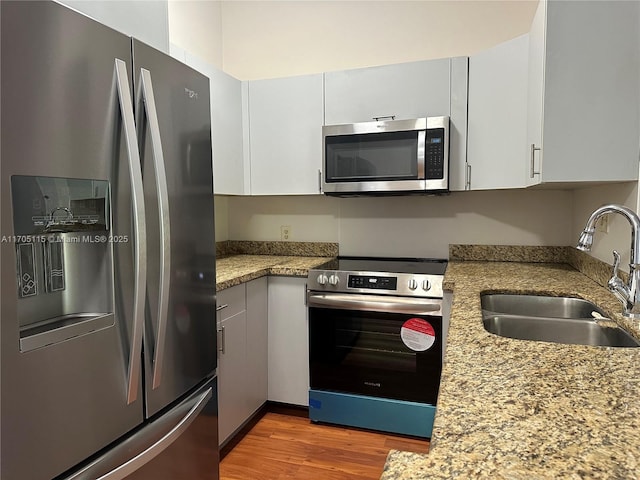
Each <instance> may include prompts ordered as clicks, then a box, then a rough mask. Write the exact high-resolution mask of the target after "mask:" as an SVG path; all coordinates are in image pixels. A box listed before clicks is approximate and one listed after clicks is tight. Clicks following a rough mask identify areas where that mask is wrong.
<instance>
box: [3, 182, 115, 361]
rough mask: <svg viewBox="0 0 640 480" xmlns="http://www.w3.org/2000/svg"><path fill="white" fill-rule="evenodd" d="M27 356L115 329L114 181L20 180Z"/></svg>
mask: <svg viewBox="0 0 640 480" xmlns="http://www.w3.org/2000/svg"><path fill="white" fill-rule="evenodd" d="M11 191H12V200H13V225H14V238H13V241H14V242H15V244H16V279H17V286H18V288H17V292H16V295H17V296H18V299H19V301H18V321H19V324H20V350H21V351H23V352H25V351H29V350H33V349H36V348H41V347H45V346H47V345H51V344H54V343H58V342H61V341H65V340H68V339H70V338H73V337H76V336H79V335H84V334H87V333H91V332H93V331H96V330H98V329H102V328H107V327H109V326H112V325H113V324H114V315H113V298H114V297H113V261H112V258H113V251H112V243H111V238H110V208H109V207H110V203H109V182H107V181H104V180H88V179H72V178H54V177H35V176H13V177H12V178H11Z"/></svg>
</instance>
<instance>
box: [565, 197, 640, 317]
mask: <svg viewBox="0 0 640 480" xmlns="http://www.w3.org/2000/svg"><path fill="white" fill-rule="evenodd" d="M610 213H619V214H620V215H622V216H623V217H624V218H626V219H627V220H628V221H629V223H630V224H631V251H630V263H629V281H628V282H627V283H626V284H625V283H624V282H623V281H622V279H621V278H620V277H619V276H618V269H619V267H620V254H619V253H618V252H616V251H615V250H614V251H613V275H612V276H611V278H610V279H609V282H608V283H607V285H608V286H609V290H611V291H612V292H613V294H614V295H615V296H616V297H617V298H618V299H619V300H620V301H621V302H622V304H623V305H624V312H623V314H624V316H625V317H631V318H640V291H639V288H640V265H638V264H637V263H636V262H637V261H638V259H640V217H638V215H637V214H636V213H635V212H634V211H633V210H631V209H629V208H627V207H624V206H622V205H605V206H603V207H600V208H598V209H597V210H595V211H594V212H593V213H592V214H591V216H590V217H589V220H587V225H586V226H585V227H584V230H583V231H582V234H581V235H580V239H579V240H578V245H577V247H576V248H577V249H578V250H582V251H583V252H588V251H589V250H591V246H592V245H593V233H594V232H595V231H596V222H597V221H598V219H599V218H600V217H602V216H604V215H608V214H610Z"/></svg>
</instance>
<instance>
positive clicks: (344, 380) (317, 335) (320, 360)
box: [309, 307, 442, 404]
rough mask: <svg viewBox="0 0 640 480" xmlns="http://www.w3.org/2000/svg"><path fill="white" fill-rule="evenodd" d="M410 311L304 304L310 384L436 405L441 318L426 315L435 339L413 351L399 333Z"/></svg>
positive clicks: (338, 390) (322, 388)
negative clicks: (353, 308) (349, 308)
mask: <svg viewBox="0 0 640 480" xmlns="http://www.w3.org/2000/svg"><path fill="white" fill-rule="evenodd" d="M413 317H415V316H414V315H405V314H389V313H381V312H363V311H353V310H340V309H329V308H316V307H312V308H309V367H310V368H309V372H310V382H311V388H314V389H320V390H331V391H337V392H345V393H354V394H364V395H370V396H377V397H384V398H392V399H399V400H409V401H417V402H426V403H433V404H435V401H436V398H437V392H438V388H439V384H440V371H441V368H442V356H441V353H442V340H441V336H442V317H428V319H427V321H428V322H429V323H430V324H431V325H432V326H433V329H434V331H435V338H436V341H435V342H434V343H433V345H432V346H431V348H429V349H427V350H425V351H414V350H412V349H410V348H409V347H407V345H405V343H404V342H403V340H402V338H401V335H400V332H401V329H402V326H403V325H404V324H405V322H406V321H407V320H409V319H411V318H413Z"/></svg>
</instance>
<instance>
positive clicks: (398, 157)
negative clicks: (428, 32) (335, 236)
mask: <svg viewBox="0 0 640 480" xmlns="http://www.w3.org/2000/svg"><path fill="white" fill-rule="evenodd" d="M322 156H323V163H322V167H323V171H322V178H323V182H322V183H323V191H324V193H325V194H326V195H336V196H345V195H384V194H402V193H441V192H447V191H448V190H449V117H427V118H418V119H414V120H388V121H378V122H363V123H354V124H349V125H328V126H324V127H322Z"/></svg>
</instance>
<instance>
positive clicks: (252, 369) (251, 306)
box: [246, 277, 269, 415]
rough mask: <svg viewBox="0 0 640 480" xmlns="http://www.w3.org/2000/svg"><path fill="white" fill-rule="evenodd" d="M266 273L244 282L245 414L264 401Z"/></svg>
mask: <svg viewBox="0 0 640 480" xmlns="http://www.w3.org/2000/svg"><path fill="white" fill-rule="evenodd" d="M267 309H268V292H267V277H262V278H259V279H257V280H253V281H251V282H249V283H247V360H246V362H247V373H246V377H247V392H246V401H247V405H248V406H247V409H248V411H249V415H251V414H252V413H254V412H255V411H256V410H258V409H259V408H260V407H261V406H262V405H263V404H264V402H266V401H267V380H268V375H269V371H268V368H267V361H268V353H267V348H268V321H267V313H268V311H267Z"/></svg>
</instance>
